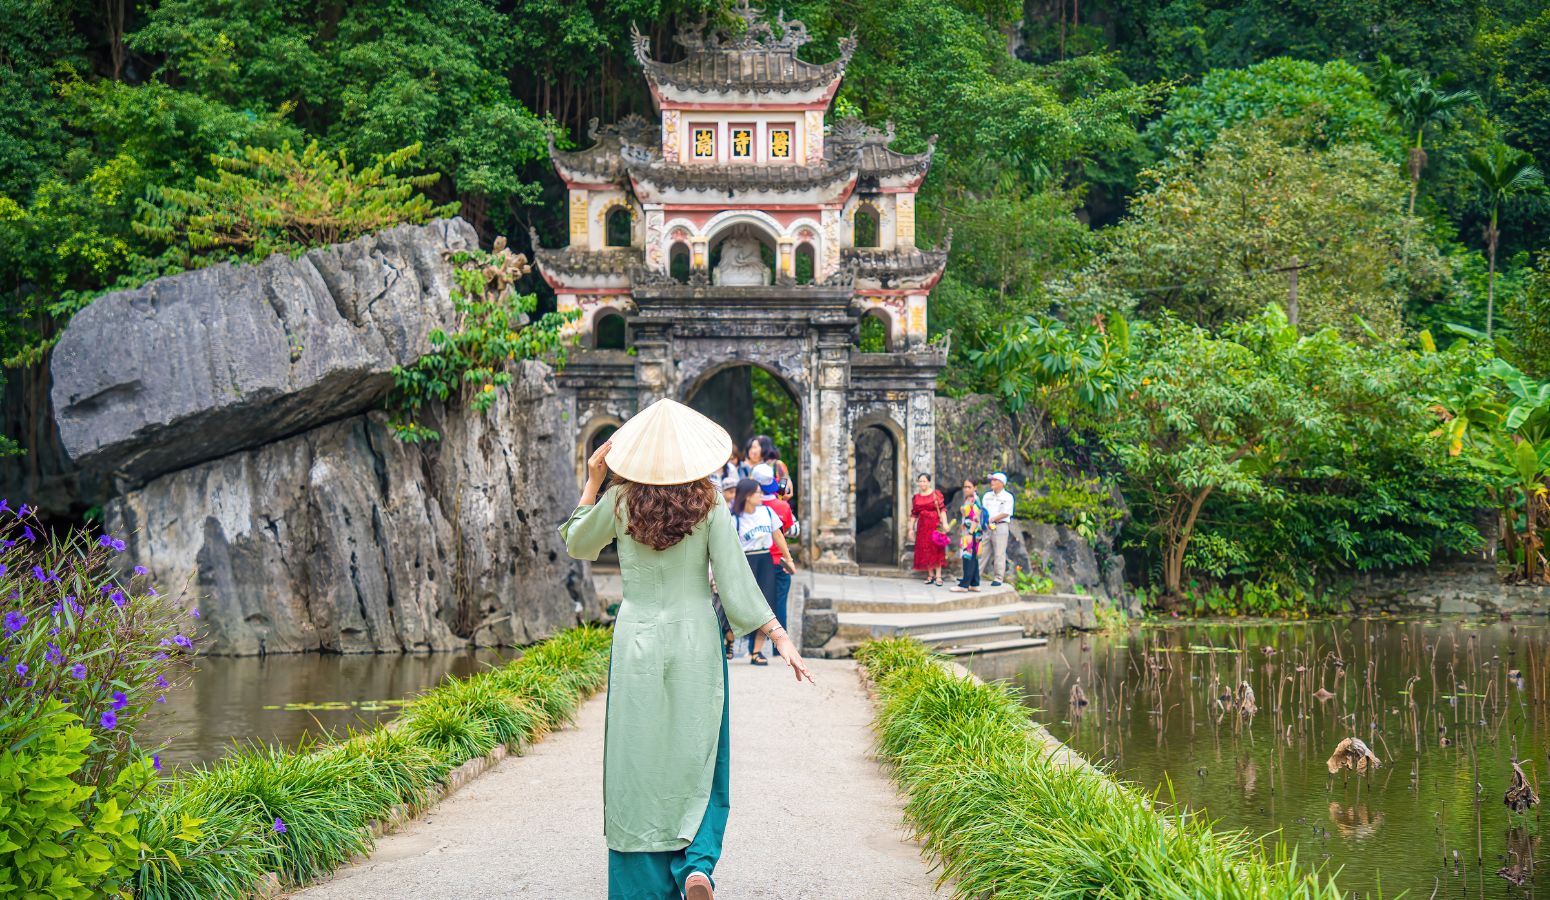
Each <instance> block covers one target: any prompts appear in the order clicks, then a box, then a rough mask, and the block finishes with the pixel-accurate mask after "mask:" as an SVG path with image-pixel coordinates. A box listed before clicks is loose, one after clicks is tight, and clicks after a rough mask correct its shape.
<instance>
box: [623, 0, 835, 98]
mask: <svg viewBox="0 0 1550 900" xmlns="http://www.w3.org/2000/svg"><path fill="white" fill-rule="evenodd" d="M732 14H733V15H734V16H737V17H738V18H740V19H742V20H743V22H744V24H745V26H746V27H745V28H744V29H743V30H742V31H741V33H738V34H731V33H729V32H728V31H727V30H725V29H722V28H712V29H709V30H707V28H706V25H707V19H705V18H701V19H700V20H699V21H698V22H696V23H692V24H690V25H687V26H685V27H682V28H680V29H679V30H678V33H677V34H676V35H675V36H674V37H673V40H674V42H675V43H677V44H678V45H679V46H681V47H683V48H684V51H685V55H684V58H683V59H681V60H678V61H677V62H662V61H660V60H656V59H652V58H651V39H650V38H648V37H646V36H645V35H643V34H641V33H640V31H638V30H636V29H635V27H634V26H633V25H632V26H631V27H630V38H631V41H632V43H633V44H634V48H635V59H636V61H637V62H639V63H640V65H641V68H643V69H645V70H646V78H647V79H648V80H649V81H650V82H651V87H652V92H653V93H654V94H656V95H657V96H658V97H662V96H664V95H667V94H675V93H683V94H765V95H769V94H812V93H819V94H823V95H827V94H829V93H830V92H831V91H832V89H833V88H834V86H835V85H836V84H838V82H839V80H840V79H841V78H842V77H844V75H845V66H846V65H848V64H849V63H850V57H851V55H852V54H854V53H855V52H856V39H855V37H854V36H851V37H847V38H845V39H844V40H842V41H840V55H839V58H838V59H836V60H834V61H833V62H828V63H810V62H808V61H806V60H804V59H799V58H798V57H797V51H798V50H799V49H801V47H802V45H803V44H806V43H807V42H808V40H809V38H808V35H807V26H806V25H804V24H802V23H801V22H799V21H796V20H794V19H793V20H791V21H789V22H788V21H787V20H786V14H785V13H784V12H781V13H779V14H777V16H776V18H775V26H774V27H773V28H772V27H771V26H770V23H768V22H765V21H763V15H762V13H761V12H760V11H759V10H756V9H753V8H752V7H750V6H749V5H748V0H741V2H739V3H738V5H737V6H736V7H734V8H733V10H732ZM777 30H778V31H779V34H778V35H777V34H776V32H777Z"/></svg>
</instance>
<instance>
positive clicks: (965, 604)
mask: <svg viewBox="0 0 1550 900" xmlns="http://www.w3.org/2000/svg"><path fill="white" fill-rule="evenodd" d="M826 608H827V609H828V610H832V616H833V628H834V633H833V636H832V637H830V638H829V639H828V640H827V641H826V642H825V643H824V644H823V645H822V646H820V647H818V648H816V649H814V650H812V651H811V652H814V653H815V654H816V655H823V656H831V657H832V656H848V655H850V653H851V651H853V650H854V649H855V647H856V646H857V645H859V644H860V643H861V642H863V641H866V640H868V639H870V638H876V637H893V636H898V635H909V636H910V637H913V638H915V639H916V640H918V641H920V642H921V643H923V644H926V645H927V646H929V647H932V648H934V649H936V650H938V651H940V652H942V653H945V654H948V655H952V656H962V655H967V654H970V653H991V652H995V651H999V650H1021V649H1026V648H1030V647H1041V646H1043V645H1044V644H1046V643H1048V641H1047V640H1046V639H1045V638H1043V637H1040V636H1039V635H1044V634H1052V633H1054V632H1057V631H1061V630H1063V629H1064V628H1065V627H1066V626H1067V624H1068V614H1067V603H1066V602H1065V601H1064V600H1063V599H1062V598H1058V597H1051V598H1023V597H1020V596H1018V594H1017V592H1016V591H1015V590H1013V589H1012V588H1011V587H1010V586H1009V585H1003V586H1001V587H995V588H993V587H990V586H989V585H986V586H985V587H983V588H981V590H980V591H979V592H978V593H953V592H952V591H950V590H948V588H946V587H935V586H927V585H924V584H921V583H920V582H919V581H916V580H914V579H912V578H899V577H893V578H887V577H879V576H875V575H873V576H848V575H830V574H824V573H815V574H814V575H813V576H812V586H811V595H810V597H809V599H808V615H809V622H813V621H815V619H816V617H819V616H822V615H823V614H824V610H825V609H826ZM808 646H809V647H812V643H811V641H810V642H809V644H808Z"/></svg>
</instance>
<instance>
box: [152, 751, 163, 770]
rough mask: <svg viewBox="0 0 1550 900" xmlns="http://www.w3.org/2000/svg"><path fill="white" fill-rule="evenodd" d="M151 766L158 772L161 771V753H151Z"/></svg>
mask: <svg viewBox="0 0 1550 900" xmlns="http://www.w3.org/2000/svg"><path fill="white" fill-rule="evenodd" d="M151 768H153V769H155V770H156V771H158V772H160V771H161V756H160V755H158V754H155V753H152V754H151Z"/></svg>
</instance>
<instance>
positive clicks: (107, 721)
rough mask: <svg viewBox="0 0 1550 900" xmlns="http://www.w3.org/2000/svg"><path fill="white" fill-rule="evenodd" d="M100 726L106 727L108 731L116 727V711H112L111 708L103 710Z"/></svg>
mask: <svg viewBox="0 0 1550 900" xmlns="http://www.w3.org/2000/svg"><path fill="white" fill-rule="evenodd" d="M102 727H103V728H106V729H107V730H109V731H112V730H113V729H115V728H117V727H118V713H116V712H114V711H113V710H111V709H110V710H106V711H104V712H103V714H102Z"/></svg>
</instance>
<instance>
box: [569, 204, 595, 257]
mask: <svg viewBox="0 0 1550 900" xmlns="http://www.w3.org/2000/svg"><path fill="white" fill-rule="evenodd" d="M570 243H571V246H572V247H578V246H579V247H587V246H589V244H590V241H589V238H588V234H587V192H586V191H571V192H570Z"/></svg>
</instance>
